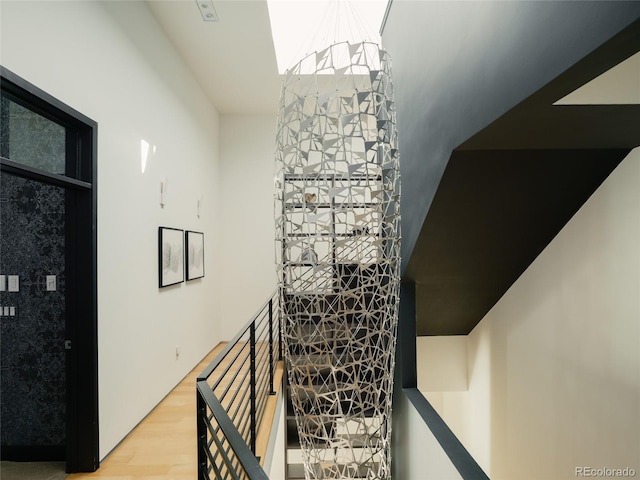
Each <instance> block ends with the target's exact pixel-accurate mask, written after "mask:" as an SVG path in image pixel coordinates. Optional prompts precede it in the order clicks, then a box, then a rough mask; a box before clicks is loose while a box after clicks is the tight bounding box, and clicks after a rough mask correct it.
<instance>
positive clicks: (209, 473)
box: [196, 291, 283, 480]
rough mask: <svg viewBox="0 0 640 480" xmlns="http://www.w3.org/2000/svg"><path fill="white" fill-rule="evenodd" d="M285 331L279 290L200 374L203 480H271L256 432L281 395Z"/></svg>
mask: <svg viewBox="0 0 640 480" xmlns="http://www.w3.org/2000/svg"><path fill="white" fill-rule="evenodd" d="M281 327H282V325H281V315H280V303H279V295H278V292H277V291H276V292H275V293H274V294H272V295H271V297H270V298H269V300H268V301H267V302H266V303H265V304H264V305H263V306H262V308H260V310H258V312H257V313H256V315H254V317H253V318H252V320H250V321H249V322H247V324H246V325H244V326H243V327H242V329H241V330H240V331H239V332H238V333H237V334H236V336H235V337H234V338H233V339H232V340H231V341H230V342H229V343H228V345H227V346H226V347H225V348H224V350H223V351H222V352H221V353H220V354H219V355H218V356H217V357H216V358H215V359H214V360H213V361H212V362H211V363H210V364H209V365H208V366H207V368H205V369H204V371H203V372H202V373H201V374H200V375H199V376H198V379H197V381H196V392H197V393H196V397H197V407H196V408H197V428H198V480H211V479H214V478H215V479H223V480H224V479H233V480H243V479H250V480H268V477H267V474H266V473H265V472H264V470H263V469H262V467H261V466H260V461H259V459H258V458H257V457H256V434H257V428H258V426H259V425H260V422H261V420H262V417H263V414H264V411H265V407H266V405H267V399H268V397H269V395H274V394H275V393H276V390H275V385H274V372H275V369H276V366H277V364H278V362H279V361H282V359H283V349H282V328H281ZM214 374H215V375H214Z"/></svg>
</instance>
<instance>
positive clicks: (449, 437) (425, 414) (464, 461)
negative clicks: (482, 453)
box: [402, 388, 489, 480]
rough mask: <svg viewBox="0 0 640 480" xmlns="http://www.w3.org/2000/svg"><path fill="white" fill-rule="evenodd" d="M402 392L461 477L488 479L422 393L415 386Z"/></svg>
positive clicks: (476, 479)
mask: <svg viewBox="0 0 640 480" xmlns="http://www.w3.org/2000/svg"><path fill="white" fill-rule="evenodd" d="M402 392H403V393H404V394H405V395H406V396H407V398H408V399H409V401H410V402H411V404H412V405H413V406H414V407H415V409H416V410H417V411H418V413H419V414H420V416H421V417H422V419H423V420H424V423H426V424H427V426H428V427H429V429H430V430H431V433H433V436H434V437H436V440H437V441H438V443H439V444H440V446H441V447H442V449H443V450H444V452H445V453H446V454H447V456H448V457H449V459H450V460H451V463H453V466H454V467H456V470H458V473H460V476H462V478H463V479H469V480H489V477H488V476H487V474H486V473H484V470H482V468H480V465H478V463H477V462H476V461H475V460H474V459H473V457H472V456H471V454H470V453H469V452H468V451H467V449H466V448H464V445H462V443H460V440H458V437H456V436H455V435H454V434H453V432H452V431H451V429H450V428H449V427H448V426H447V424H446V423H445V422H444V420H442V417H440V415H438V412H436V411H435V409H434V408H433V407H432V406H431V404H430V403H429V402H428V401H427V399H426V398H424V395H422V393H421V392H420V390H418V389H417V388H403V389H402Z"/></svg>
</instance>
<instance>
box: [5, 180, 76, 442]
mask: <svg viewBox="0 0 640 480" xmlns="http://www.w3.org/2000/svg"><path fill="white" fill-rule="evenodd" d="M0 202H1V203H0V248H1V250H0V273H2V274H4V275H19V276H20V291H19V292H8V291H4V292H1V293H0V305H3V306H5V305H7V306H15V307H16V315H15V316H14V317H7V316H3V317H1V318H0V325H1V330H0V342H1V345H0V348H1V350H0V354H1V363H0V365H1V369H2V371H1V372H0V404H1V406H0V421H1V434H0V435H1V440H2V445H3V446H62V445H64V443H65V351H64V339H65V296H64V285H65V271H64V268H65V264H64V247H65V223H64V214H65V191H64V189H63V188H60V187H55V186H51V185H44V184H41V183H38V182H35V181H31V180H26V179H23V178H20V177H15V176H13V175H10V174H2V175H0ZM46 275H56V279H57V291H55V292H51V291H46Z"/></svg>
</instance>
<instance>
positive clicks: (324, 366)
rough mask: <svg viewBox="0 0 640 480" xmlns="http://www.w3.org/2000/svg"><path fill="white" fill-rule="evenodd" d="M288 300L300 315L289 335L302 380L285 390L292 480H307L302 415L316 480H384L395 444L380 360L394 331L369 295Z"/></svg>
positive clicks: (294, 367) (291, 357)
mask: <svg viewBox="0 0 640 480" xmlns="http://www.w3.org/2000/svg"><path fill="white" fill-rule="evenodd" d="M298 297H300V295H298ZM287 300H288V301H287V302H285V304H286V305H293V306H294V307H292V309H295V312H296V313H295V315H292V313H293V311H289V312H288V313H289V318H293V317H295V325H294V326H291V325H290V326H289V327H288V328H285V329H284V330H285V331H286V332H288V334H287V339H288V342H286V344H287V347H286V350H287V361H288V362H289V368H290V369H291V375H292V376H293V378H294V379H295V381H294V382H293V383H294V385H289V383H288V382H287V387H286V388H287V418H286V422H287V423H286V427H287V428H286V435H287V436H286V442H287V455H286V458H287V478H288V479H291V480H294V479H304V478H305V470H304V458H303V452H302V448H301V444H300V437H299V434H298V426H297V424H296V418H295V414H296V409H297V410H298V413H299V414H300V418H301V422H302V428H303V430H304V431H305V432H306V435H305V438H306V439H307V440H306V441H307V443H308V445H307V451H308V452H309V456H310V459H311V461H310V464H309V465H310V469H311V471H310V472H309V473H310V477H311V478H315V479H320V478H350V479H351V478H356V479H358V478H362V479H365V478H379V476H383V475H381V474H382V472H383V471H385V470H386V469H387V467H388V466H387V465H386V463H385V462H386V460H385V448H386V447H388V445H386V442H387V438H388V436H387V435H386V429H387V423H386V421H385V418H384V414H383V413H384V408H381V406H382V405H385V404H386V401H387V399H385V398H384V392H388V391H390V388H389V386H388V385H384V382H385V381H386V382H389V381H390V379H389V378H388V377H387V376H386V375H385V371H386V369H385V368H384V367H385V365H383V364H381V362H380V361H379V359H380V356H381V352H384V351H388V349H389V348H391V345H392V337H391V336H390V332H391V331H392V329H391V327H390V326H388V325H381V324H380V323H381V322H384V320H383V319H384V318H388V317H387V316H385V315H383V314H382V312H381V311H380V309H379V308H378V309H376V308H375V303H376V299H375V294H373V293H372V292H369V291H366V289H364V290H362V291H361V293H360V294H359V295H353V296H352V297H350V298H345V297H344V296H343V295H339V294H335V295H333V294H322V295H316V296H315V297H313V298H310V297H309V295H308V294H307V295H305V296H304V298H297V299H292V298H288V299H287ZM336 305H339V308H336ZM285 308H287V307H285ZM376 360H377V361H376ZM292 393H293V396H292V395H291V394H292ZM292 398H293V399H295V400H292ZM294 401H295V402H297V404H294ZM379 474H380V475H379Z"/></svg>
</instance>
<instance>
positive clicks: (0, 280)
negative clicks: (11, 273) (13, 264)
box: [0, 275, 7, 292]
mask: <svg viewBox="0 0 640 480" xmlns="http://www.w3.org/2000/svg"><path fill="white" fill-rule="evenodd" d="M6 288H7V276H6V275H0V292H4V291H5V289H6Z"/></svg>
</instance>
